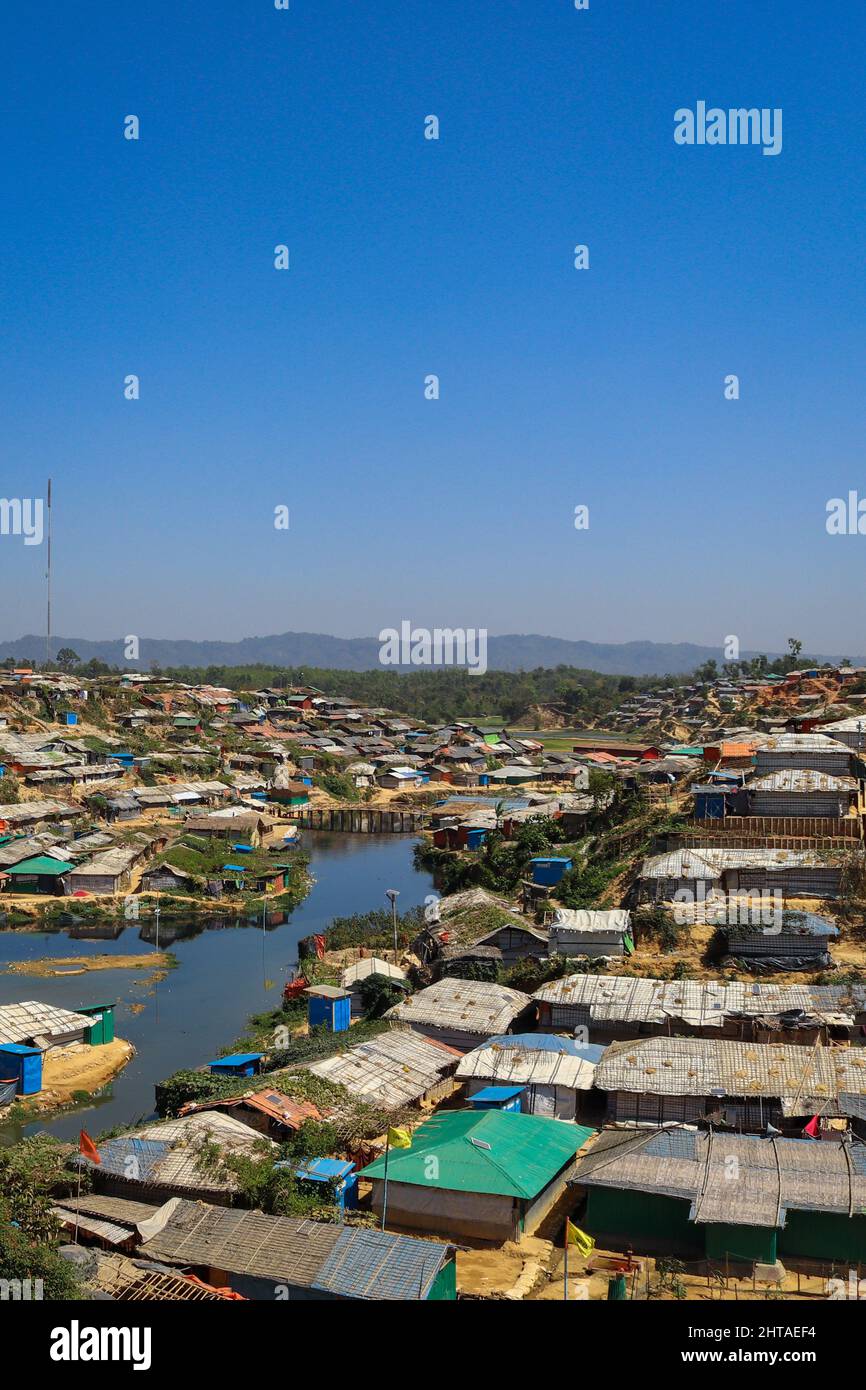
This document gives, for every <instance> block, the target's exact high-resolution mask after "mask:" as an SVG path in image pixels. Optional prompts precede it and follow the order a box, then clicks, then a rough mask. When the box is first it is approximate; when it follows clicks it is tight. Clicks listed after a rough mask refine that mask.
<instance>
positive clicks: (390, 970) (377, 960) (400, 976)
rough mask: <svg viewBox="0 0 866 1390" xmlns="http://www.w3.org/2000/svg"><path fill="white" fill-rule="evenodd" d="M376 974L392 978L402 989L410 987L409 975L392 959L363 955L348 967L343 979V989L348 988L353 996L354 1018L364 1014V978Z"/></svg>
mask: <svg viewBox="0 0 866 1390" xmlns="http://www.w3.org/2000/svg"><path fill="white" fill-rule="evenodd" d="M374 975H379V976H381V977H382V978H383V979H385V980H390V981H391V983H392V984H393V985H398V986H399V987H400V988H401V989H405V990H408V989H409V979H408V976H407V975H406V972H405V971H404V970H401V969H400V967H399V966H398V965H394V964H393V963H392V962H391V961H387V960H382V959H381V957H379V956H364V957H362V959H361V960H358V961H355V963H354V965H349V966H347V967H346V969H345V970H344V971H343V975H342V979H341V984H342V986H343V989H345V990H348V991H349V994H350V996H351V1011H352V1018H360V1017H361V1015H362V1014H363V1012H364V1000H363V991H362V988H361V986H362V984H363V981H364V980H369V979H371V978H372V977H373V976H374Z"/></svg>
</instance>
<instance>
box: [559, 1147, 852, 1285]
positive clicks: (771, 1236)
mask: <svg viewBox="0 0 866 1390" xmlns="http://www.w3.org/2000/svg"><path fill="white" fill-rule="evenodd" d="M570 1185H571V1186H572V1187H573V1188H574V1189H575V1190H576V1191H577V1193H578V1194H579V1196H581V1197H585V1199H586V1211H585V1214H584V1215H583V1216H582V1217H581V1225H582V1226H583V1227H584V1229H586V1230H587V1231H589V1232H590V1233H591V1234H592V1235H594V1236H595V1237H596V1239H597V1240H598V1243H599V1244H600V1245H602V1246H607V1247H608V1248H610V1249H622V1248H626V1247H631V1248H633V1249H642V1250H645V1251H647V1252H649V1253H655V1252H659V1253H675V1252H678V1253H681V1254H685V1255H688V1256H690V1257H691V1258H692V1259H701V1258H705V1259H706V1260H707V1261H709V1262H710V1263H711V1264H718V1265H722V1264H725V1263H726V1262H729V1263H742V1264H746V1265H748V1264H754V1263H761V1264H773V1263H774V1261H775V1260H777V1259H780V1260H786V1261H788V1262H796V1260H797V1259H801V1260H818V1261H838V1260H845V1261H850V1262H851V1263H853V1264H863V1263H866V1144H864V1143H862V1142H861V1141H860V1140H858V1139H854V1140H853V1141H852V1140H850V1139H839V1140H828V1139H824V1140H814V1139H787V1138H783V1137H782V1136H780V1135H778V1134H774V1135H767V1136H760V1137H759V1136H755V1135H744V1134H730V1133H723V1132H720V1131H706V1130H697V1129H691V1128H686V1127H684V1126H679V1125H674V1126H670V1127H668V1128H665V1129H660V1130H653V1131H649V1132H647V1131H640V1132H636V1131H635V1130H607V1131H605V1132H604V1133H602V1134H601V1135H600V1137H599V1139H598V1141H597V1143H596V1144H594V1145H593V1146H592V1148H590V1149H589V1150H588V1151H587V1153H586V1154H585V1155H583V1156H582V1157H581V1158H580V1159H579V1161H578V1163H577V1166H576V1169H575V1172H574V1174H573V1176H572V1177H571V1179H570Z"/></svg>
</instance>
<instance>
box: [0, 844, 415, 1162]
mask: <svg viewBox="0 0 866 1390" xmlns="http://www.w3.org/2000/svg"><path fill="white" fill-rule="evenodd" d="M302 843H303V847H304V848H305V849H306V851H307V852H308V853H309V855H310V873H311V875H312V877H313V879H314V880H315V882H314V884H313V887H312V889H311V891H310V893H309V895H308V896H307V897H306V898H305V899H304V901H303V902H302V903H300V904H299V906H298V907H296V908H295V909H294V910H293V911H292V912H289V913H283V914H279V915H276V914H275V915H273V916H272V918H271V920H270V922H269V925H268V929H267V931H263V930H262V925H261V919H260V918H259V920H258V921H252V920H251V921H248V922H243V923H238V922H237V921H236V920H235V919H229V920H230V923H231V924H230V925H228V924H226V921H225V919H205V920H204V921H196V922H191V923H184V922H178V921H176V920H173V921H170V922H169V921H166V920H163V921H162V922H161V924H160V933H159V937H160V947H161V948H163V949H170V950H171V951H172V952H173V953H174V955H175V957H176V959H177V968H176V969H174V970H170V971H169V972H168V974H167V975H166V977H165V978H164V979H163V980H161V981H160V982H159V983H154V982H153V981H148V980H147V978H146V977H147V976H148V971H147V970H122V969H118V970H109V971H99V972H93V973H91V974H84V975H73V976H69V977H67V978H46V979H41V978H37V977H30V976H26V975H5V974H0V1004H10V1003H14V1002H16V1001H19V1000H23V999H39V1000H42V1001H44V1002H45V1003H50V1004H58V1005H61V1006H62V1007H63V1008H68V1009H73V1010H74V1009H75V1008H77V1007H79V1006H87V1005H89V1004H102V1003H111V1002H113V1001H114V1000H115V999H116V1000H117V1008H116V1010H115V1020H116V1030H117V1035H118V1037H122V1038H127V1039H128V1040H129V1041H130V1042H131V1043H132V1044H133V1045H134V1047H135V1049H136V1055H135V1057H133V1059H132V1061H131V1062H130V1063H129V1065H128V1066H127V1067H126V1069H125V1071H123V1072H122V1073H121V1074H120V1076H118V1077H116V1078H115V1080H114V1081H113V1082H111V1083H110V1085H109V1086H108V1087H106V1089H105V1090H104V1092H103V1093H102V1094H101V1095H100V1096H99V1097H97V1098H95V1099H92V1100H90V1101H88V1102H86V1103H84V1104H82V1105H81V1106H80V1107H79V1108H77V1109H75V1110H71V1109H70V1110H65V1111H64V1112H63V1113H62V1114H61V1115H59V1116H58V1117H57V1118H56V1119H53V1120H52V1119H50V1118H46V1119H40V1120H39V1121H37V1122H36V1123H34V1124H30V1125H27V1126H18V1125H13V1124H8V1123H7V1124H6V1125H5V1126H4V1125H3V1124H2V1123H0V1144H9V1143H14V1142H15V1141H16V1140H18V1139H20V1138H21V1137H22V1135H25V1134H34V1133H36V1132H38V1131H39V1130H49V1131H50V1132H51V1133H52V1134H55V1135H57V1136H58V1137H59V1138H63V1139H73V1138H77V1136H78V1131H79V1129H81V1128H82V1127H83V1128H85V1129H87V1130H88V1131H89V1133H91V1134H98V1133H99V1132H101V1131H103V1130H107V1129H111V1128H113V1127H114V1126H115V1125H118V1124H129V1123H132V1122H134V1121H136V1120H138V1119H140V1118H144V1117H147V1116H149V1115H151V1114H152V1112H153V1087H154V1082H155V1081H158V1080H161V1079H162V1078H163V1077H166V1076H168V1075H169V1074H170V1073H171V1072H173V1071H177V1070H178V1068H180V1067H195V1066H199V1065H201V1063H203V1062H207V1061H209V1060H210V1059H211V1058H212V1057H215V1056H216V1054H217V1052H218V1051H219V1050H220V1048H223V1047H225V1046H226V1045H228V1044H229V1043H231V1042H232V1041H233V1040H234V1039H235V1038H236V1037H237V1036H238V1035H239V1034H241V1033H242V1032H243V1031H244V1025H245V1023H246V1020H247V1018H248V1017H249V1015H250V1014H254V1013H261V1012H264V1011H265V1010H267V1009H272V1008H276V1007H277V1006H278V1004H279V1001H280V997H281V995H282V988H283V984H284V982H285V980H286V978H287V977H288V975H289V974H290V973H291V970H292V967H294V966H295V965H296V964H297V959H298V952H297V945H298V942H299V941H300V940H301V938H302V937H305V936H309V935H311V933H313V932H319V931H323V930H324V928H325V927H326V926H327V925H328V923H329V922H330V921H331V919H332V918H334V917H348V916H350V915H351V914H352V913H353V912H368V911H370V910H371V909H373V908H387V907H388V903H387V901H386V898H385V890H386V888H396V889H398V890H399V893H400V898H399V902H398V908H399V910H400V911H405V910H407V909H408V908H410V907H415V906H418V905H420V904H422V903H423V902H424V898H425V896H426V894H428V893H430V892H432V891H433V881H432V879H431V878H430V876H429V874H426V873H423V872H419V871H418V870H416V869H415V868H414V866H413V864H412V850H413V847H414V844H415V840H414V838H413V837H411V836H407V835H341V834H330V833H328V832H323V831H318V832H305V834H304V837H303V841H302ZM98 930H100V928H96V929H94V928H93V927H92V926H90V927H82V928H78V929H77V928H74V927H72V928H69V929H65V930H61V931H56V932H50V933H48V932H37V933H31V932H28V933H26V934H25V933H18V932H10V931H2V930H0V970H2V969H3V966H4V965H5V964H6V963H8V962H12V961H22V960H38V959H40V958H41V957H45V956H50V957H55V956H81V957H83V958H86V957H87V956H89V955H108V954H113V955H127V956H128V955H142V954H145V953H146V952H147V951H148V950H150V949H154V945H155V942H154V930H153V923H152V922H151V921H148V922H147V923H137V922H132V923H128V924H127V923H123V924H121V923H117V924H112V927H111V929H110V930H111V932H112V934H111V935H110V936H107V937H106V936H102V937H99V938H97V937H96V931H98ZM102 930H106V928H105V927H103V928H102ZM78 931H86V932H88V933H90V935H89V937H87V938H85V937H83V936H80V935H78V934H77V932H78ZM115 932H117V933H118V934H117V935H116V936H115V935H114V934H113V933H115Z"/></svg>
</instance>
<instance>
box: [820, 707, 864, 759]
mask: <svg viewBox="0 0 866 1390" xmlns="http://www.w3.org/2000/svg"><path fill="white" fill-rule="evenodd" d="M821 733H822V734H825V735H826V736H827V738H833V739H835V740H836V742H837V743H844V744H845V746H846V747H847V748H850V749H851V750H852V752H854V753H862V752H864V751H866V719H864V718H863V716H862V715H859V714H858V715H854V716H853V718H850V719H836V720H834V721H833V722H832V723H830V724H822V725H821Z"/></svg>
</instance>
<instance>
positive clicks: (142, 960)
mask: <svg viewBox="0 0 866 1390" xmlns="http://www.w3.org/2000/svg"><path fill="white" fill-rule="evenodd" d="M170 965H171V957H170V956H168V955H166V953H165V952H164V951H149V952H148V954H147V955H140V956H46V957H44V958H43V959H42V960H22V961H14V962H13V963H12V964H11V965H6V966H4V968H3V971H2V973H3V974H4V975H33V976H39V977H45V976H54V975H88V974H90V972H91V971H97V970H153V972H154V973H153V975H152V976H151V979H163V978H164V977H165V973H166V971H167V970H168V968H169V966H170Z"/></svg>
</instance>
